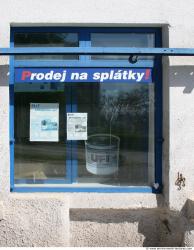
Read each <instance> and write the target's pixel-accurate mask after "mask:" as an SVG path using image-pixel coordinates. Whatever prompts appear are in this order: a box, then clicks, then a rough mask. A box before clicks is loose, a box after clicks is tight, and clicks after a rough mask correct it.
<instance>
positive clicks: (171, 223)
mask: <svg viewBox="0 0 194 250" xmlns="http://www.w3.org/2000/svg"><path fill="white" fill-rule="evenodd" d="M70 220H71V230H70V234H71V246H81V247H94V246H101V247H126V246H130V247H138V246H144V247H146V246H149V247H159V246H171V247H173V246H174V247H178V246H181V245H182V244H183V238H184V233H185V230H186V225H187V219H186V218H185V217H184V216H180V214H177V213H174V212H170V213H169V211H164V210H163V211H162V210H157V209H156V210H154V209H150V210H149V209H148V210H103V209H102V210H97V209H93V210H90V209H82V210H76V209H73V210H71V211H70Z"/></svg>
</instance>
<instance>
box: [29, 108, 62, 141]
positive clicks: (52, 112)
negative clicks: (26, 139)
mask: <svg viewBox="0 0 194 250" xmlns="http://www.w3.org/2000/svg"><path fill="white" fill-rule="evenodd" d="M30 141H47V142H49V141H50V142H57V141H59V104H58V103H30Z"/></svg>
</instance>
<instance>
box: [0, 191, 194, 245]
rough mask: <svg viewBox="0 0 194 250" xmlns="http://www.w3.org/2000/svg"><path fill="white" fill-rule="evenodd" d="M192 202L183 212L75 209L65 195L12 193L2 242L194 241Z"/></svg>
mask: <svg viewBox="0 0 194 250" xmlns="http://www.w3.org/2000/svg"><path fill="white" fill-rule="evenodd" d="M192 204H193V202H191V201H190V202H188V203H187V206H186V207H185V211H182V212H181V213H178V212H174V211H169V210H167V209H164V208H163V209H162V208H155V209H154V208H151V209H144V208H141V209H103V208H101V209H95V208H92V209H91V208H90V209H83V208H81V209H79V208H76V209H75V208H74V209H70V206H69V200H68V197H65V196H57V195H50V196H49V198H48V197H47V198H46V197H45V198H44V197H42V198H41V197H40V196H39V197H37V196H32V197H31V198H30V197H28V198H24V197H23V196H21V197H19V196H17V198H13V197H12V198H11V199H7V200H4V201H3V202H1V203H0V246H1V247H2V246H3V247H8V246H14V247H23V246H26V247H33V246H36V247H45V246H56V247H57V246H77V247H82V246H84V247H104V246H106V247H127V246H130V247H141V246H145V247H159V246H160V247H162V246H163V247H164V246H165V247H180V246H194V240H193V239H194V223H193V217H192V216H193V213H192V211H193V207H192ZM183 212H184V213H183Z"/></svg>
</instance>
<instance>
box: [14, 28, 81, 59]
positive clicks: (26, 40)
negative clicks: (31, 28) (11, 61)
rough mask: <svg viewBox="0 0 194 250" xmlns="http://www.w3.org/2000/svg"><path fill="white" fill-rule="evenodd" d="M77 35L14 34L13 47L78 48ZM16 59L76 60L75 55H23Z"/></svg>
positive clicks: (46, 33)
mask: <svg viewBox="0 0 194 250" xmlns="http://www.w3.org/2000/svg"><path fill="white" fill-rule="evenodd" d="M78 45H79V43H78V34H77V33H54V32H53V33H48V32H35V33H15V34H14V46H15V47H17V48H18V47H78ZM16 59H18V60H23V59H66V60H71V59H74V60H75V59H78V56H77V55H34V56H33V55H24V56H16Z"/></svg>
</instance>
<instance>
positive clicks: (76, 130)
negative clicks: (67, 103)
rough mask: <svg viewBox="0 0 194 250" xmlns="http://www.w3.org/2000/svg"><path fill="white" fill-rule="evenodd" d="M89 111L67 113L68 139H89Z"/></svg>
mask: <svg viewBox="0 0 194 250" xmlns="http://www.w3.org/2000/svg"><path fill="white" fill-rule="evenodd" d="M87 118H88V114H87V113H67V140H87V139H88V138H87V137H88V135H87Z"/></svg>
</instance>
